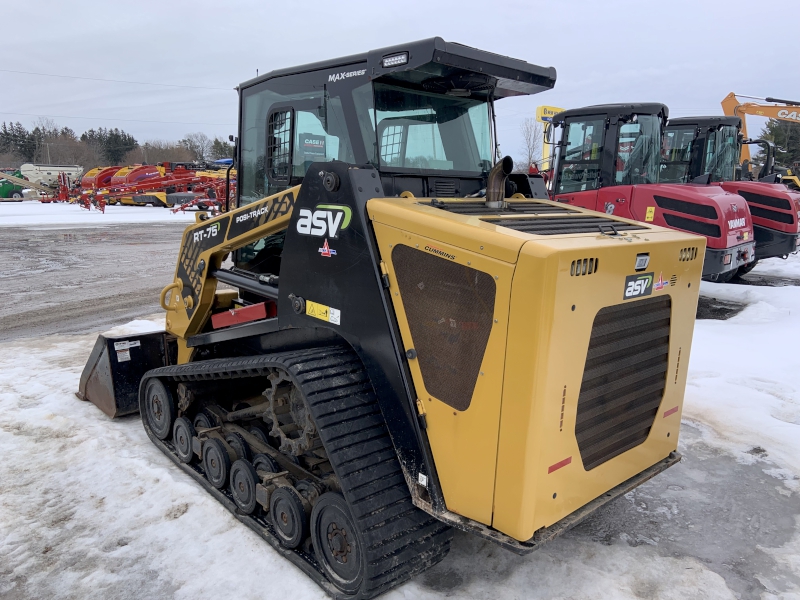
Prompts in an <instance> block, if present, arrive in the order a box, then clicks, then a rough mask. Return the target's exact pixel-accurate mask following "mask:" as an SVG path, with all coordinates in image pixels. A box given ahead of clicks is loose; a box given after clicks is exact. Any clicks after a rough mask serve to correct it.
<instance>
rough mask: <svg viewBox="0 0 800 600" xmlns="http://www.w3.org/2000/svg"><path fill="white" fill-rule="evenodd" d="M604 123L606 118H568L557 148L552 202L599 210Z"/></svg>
mask: <svg viewBox="0 0 800 600" xmlns="http://www.w3.org/2000/svg"><path fill="white" fill-rule="evenodd" d="M605 124H606V119H605V116H604V115H587V116H579V117H573V118H571V119H567V121H566V123H565V127H566V129H565V131H564V134H563V137H562V142H561V143H560V144H559V148H558V166H557V167H556V169H557V170H556V181H555V184H554V186H553V199H554V200H555V201H556V202H565V203H567V204H572V205H573V206H580V207H582V208H588V209H590V210H597V202H598V199H597V194H598V190H599V189H600V186H601V185H602V177H601V172H602V169H601V166H602V159H603V142H604V137H605Z"/></svg>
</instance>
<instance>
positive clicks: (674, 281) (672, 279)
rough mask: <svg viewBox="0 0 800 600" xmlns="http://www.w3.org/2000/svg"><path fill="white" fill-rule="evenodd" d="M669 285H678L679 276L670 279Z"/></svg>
mask: <svg viewBox="0 0 800 600" xmlns="http://www.w3.org/2000/svg"><path fill="white" fill-rule="evenodd" d="M669 284H670V285H672V286H675V285H678V276H677V275H673V276H672V277H670V278H669Z"/></svg>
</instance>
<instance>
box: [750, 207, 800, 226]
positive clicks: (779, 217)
mask: <svg viewBox="0 0 800 600" xmlns="http://www.w3.org/2000/svg"><path fill="white" fill-rule="evenodd" d="M750 214H751V215H753V216H754V217H759V218H761V219H767V220H768V221H777V222H778V223H788V224H789V225H791V224H792V223H794V217H792V213H783V212H778V211H777V210H769V209H768V208H761V207H760V206H753V205H752V204H750Z"/></svg>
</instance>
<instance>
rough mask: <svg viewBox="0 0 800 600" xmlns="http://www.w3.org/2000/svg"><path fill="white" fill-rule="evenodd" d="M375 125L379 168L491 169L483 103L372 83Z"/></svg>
mask: <svg viewBox="0 0 800 600" xmlns="http://www.w3.org/2000/svg"><path fill="white" fill-rule="evenodd" d="M374 122H375V124H376V133H377V139H378V149H379V153H378V154H379V159H380V166H381V169H382V170H390V171H395V170H402V169H414V170H437V171H462V172H469V173H482V172H485V171H488V170H489V169H490V168H491V166H492V163H491V158H492V139H491V130H490V127H489V105H488V103H487V102H484V101H481V100H474V99H471V98H463V97H457V96H445V95H442V94H428V93H426V92H420V91H416V90H409V89H405V88H401V87H396V86H392V85H387V84H384V83H376V84H375V117H374Z"/></svg>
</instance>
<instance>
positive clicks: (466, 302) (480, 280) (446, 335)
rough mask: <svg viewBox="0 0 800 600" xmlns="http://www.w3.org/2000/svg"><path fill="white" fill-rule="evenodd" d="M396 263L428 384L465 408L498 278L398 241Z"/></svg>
mask: <svg viewBox="0 0 800 600" xmlns="http://www.w3.org/2000/svg"><path fill="white" fill-rule="evenodd" d="M434 250H435V249H434ZM392 264H393V266H394V270H395V274H396V275H397V284H398V286H399V288H400V294H401V295H402V297H403V307H404V308H405V312H406V318H407V319H408V327H409V329H410V330H411V337H412V338H413V340H414V349H415V350H416V352H417V360H418V361H419V368H420V371H422V379H423V381H424V382H425V388H426V389H427V390H428V392H429V393H430V394H431V395H433V396H434V397H436V398H437V399H439V400H441V401H442V402H444V403H445V404H447V405H448V406H451V407H453V408H455V409H456V410H466V409H467V408H469V405H470V402H471V401H472V394H473V391H474V390H475V383H476V382H477V380H478V373H479V372H480V368H481V363H482V362H483V354H484V352H485V351H486V344H487V343H488V341H489V334H490V333H491V330H492V319H493V318H494V299H495V294H496V286H495V282H494V278H493V277H492V276H491V275H489V274H488V273H484V272H483V271H478V270H476V269H472V268H470V267H466V266H463V265H459V264H457V263H454V262H452V261H451V260H448V259H445V258H439V257H438V256H434V255H432V254H428V253H427V252H422V251H421V250H415V249H414V248H409V247H408V246H403V245H400V244H399V245H397V246H395V247H394V249H393V250H392Z"/></svg>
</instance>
